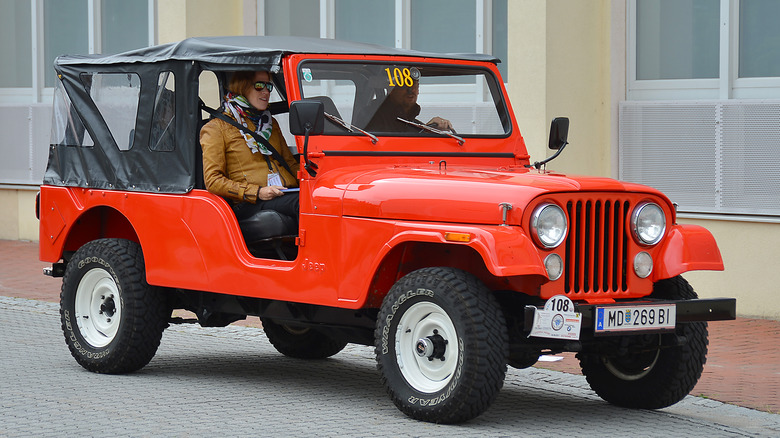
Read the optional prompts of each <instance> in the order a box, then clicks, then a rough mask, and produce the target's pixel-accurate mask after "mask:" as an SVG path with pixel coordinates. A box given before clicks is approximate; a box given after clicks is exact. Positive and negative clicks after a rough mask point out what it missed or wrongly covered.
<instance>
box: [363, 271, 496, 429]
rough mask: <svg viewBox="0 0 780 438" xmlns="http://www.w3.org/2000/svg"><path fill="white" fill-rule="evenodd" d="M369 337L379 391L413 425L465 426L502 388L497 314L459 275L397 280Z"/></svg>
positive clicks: (473, 283) (486, 296) (488, 297)
mask: <svg viewBox="0 0 780 438" xmlns="http://www.w3.org/2000/svg"><path fill="white" fill-rule="evenodd" d="M374 336H375V343H376V359H377V368H378V369H379V371H380V373H381V374H382V383H383V385H384V386H385V389H386V390H387V393H388V394H389V395H390V398H391V399H392V400H393V403H395V405H396V406H397V407H398V409H400V410H401V411H402V412H403V413H405V414H406V415H408V416H410V417H412V418H415V419H417V420H423V421H429V422H434V423H458V422H463V421H467V420H469V419H472V418H474V417H476V416H478V415H480V414H481V413H483V412H484V411H485V410H487V408H488V407H489V406H490V405H491V403H492V402H493V401H494V400H495V398H496V396H497V395H498V392H499V390H500V389H501V387H502V386H503V383H504V376H505V375H506V361H507V355H508V340H507V332H506V324H505V322H504V316H503V314H502V312H501V309H500V307H499V305H498V303H497V301H496V300H495V298H494V297H493V295H492V294H491V293H490V291H489V290H488V289H487V288H486V287H485V286H484V284H482V283H481V282H480V281H479V280H478V279H477V278H476V277H474V276H472V275H470V274H468V273H466V272H463V271H459V270H457V269H451V268H425V269H420V270H417V271H414V272H412V273H410V274H408V275H407V276H405V277H403V278H402V279H401V280H399V281H398V282H397V283H396V284H395V285H394V286H393V288H392V289H391V290H390V292H389V293H388V294H387V296H386V297H385V298H384V300H383V303H382V307H381V309H380V313H379V318H378V320H377V328H376V331H375V334H374Z"/></svg>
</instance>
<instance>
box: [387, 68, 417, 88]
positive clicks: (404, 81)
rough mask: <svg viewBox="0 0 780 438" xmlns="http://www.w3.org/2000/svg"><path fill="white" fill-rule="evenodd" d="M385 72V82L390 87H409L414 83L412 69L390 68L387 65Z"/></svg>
mask: <svg viewBox="0 0 780 438" xmlns="http://www.w3.org/2000/svg"><path fill="white" fill-rule="evenodd" d="M391 70H392V71H391ZM385 72H386V73H387V82H388V84H389V85H390V86H391V87H396V86H406V87H411V86H412V85H414V79H412V71H411V70H409V68H403V69H401V68H398V67H395V68H393V69H391V68H390V67H387V68H386V69H385Z"/></svg>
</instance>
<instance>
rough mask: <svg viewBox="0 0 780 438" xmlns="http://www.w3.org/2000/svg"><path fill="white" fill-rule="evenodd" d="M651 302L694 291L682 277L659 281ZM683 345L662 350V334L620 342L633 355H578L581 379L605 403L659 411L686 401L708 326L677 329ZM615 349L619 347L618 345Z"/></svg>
mask: <svg viewBox="0 0 780 438" xmlns="http://www.w3.org/2000/svg"><path fill="white" fill-rule="evenodd" d="M652 297H653V298H662V299H670V300H689V299H695V298H696V297H697V296H696V292H694V291H693V288H691V286H690V285H689V284H688V282H687V281H685V279H683V278H682V277H679V276H678V277H674V278H670V279H667V280H661V281H659V282H658V283H656V284H655V285H654V286H653V294H652ZM676 334H677V335H678V336H681V337H684V339H685V340H686V342H685V343H684V344H683V345H677V346H672V347H661V335H643V336H634V337H631V338H627V339H625V340H624V344H625V343H627V344H628V345H627V346H628V348H629V349H632V350H633V351H634V352H635V353H633V354H632V353H623V354H617V353H612V354H593V353H584V352H583V353H579V354H578V355H577V357H578V358H579V360H580V367H581V368H582V374H584V375H585V377H586V379H587V381H588V384H590V387H591V388H592V389H593V390H594V391H595V392H596V393H597V394H598V395H599V396H600V397H601V398H602V399H604V400H606V401H607V402H609V403H612V404H614V405H617V406H622V407H627V408H637V409H661V408H665V407H667V406H671V405H673V404H675V403H677V402H678V401H680V400H682V399H683V398H685V396H686V395H688V393H690V392H691V390H693V387H694V386H696V382H698V380H699V377H701V373H702V370H703V369H704V363H705V362H706V360H707V344H708V339H707V336H708V335H707V323H706V322H693V323H685V324H679V323H678V324H677V330H676ZM616 345H617V344H616Z"/></svg>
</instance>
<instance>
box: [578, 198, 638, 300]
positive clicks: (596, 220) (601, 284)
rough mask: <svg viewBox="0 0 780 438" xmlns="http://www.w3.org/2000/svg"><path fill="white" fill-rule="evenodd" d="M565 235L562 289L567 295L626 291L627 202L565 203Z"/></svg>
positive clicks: (591, 201) (587, 200) (591, 199)
mask: <svg viewBox="0 0 780 438" xmlns="http://www.w3.org/2000/svg"><path fill="white" fill-rule="evenodd" d="M566 210H567V213H568V216H569V234H568V237H567V238H566V244H565V245H566V246H565V251H566V254H565V260H564V263H565V265H564V266H565V271H564V288H565V291H566V293H568V294H598V293H605V294H610V293H619V292H626V291H627V290H628V284H627V276H626V266H627V263H626V260H627V252H628V247H627V246H628V242H627V239H628V237H627V235H628V233H627V232H626V230H625V224H626V223H627V222H626V218H627V216H628V215H629V214H630V212H631V205H630V202H629V201H627V200H625V199H614V198H613V199H610V198H588V199H582V200H571V201H569V202H568V203H567V204H566Z"/></svg>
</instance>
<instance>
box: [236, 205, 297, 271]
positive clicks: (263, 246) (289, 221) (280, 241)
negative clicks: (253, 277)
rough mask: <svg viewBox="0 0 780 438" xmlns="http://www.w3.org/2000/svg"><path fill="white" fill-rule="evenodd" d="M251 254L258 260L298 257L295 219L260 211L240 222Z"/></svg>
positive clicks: (271, 211)
mask: <svg viewBox="0 0 780 438" xmlns="http://www.w3.org/2000/svg"><path fill="white" fill-rule="evenodd" d="M238 226H239V228H241V234H242V235H243V236H244V241H245V242H246V246H247V248H248V249H249V252H250V253H251V254H252V255H253V256H255V257H257V258H274V259H276V258H278V259H280V260H290V259H294V258H295V257H296V256H297V252H298V251H297V249H298V248H297V246H295V238H296V237H297V226H298V224H297V223H296V221H295V219H293V218H291V217H290V216H287V215H285V214H282V213H279V212H278V211H276V210H260V211H258V212H257V213H255V214H253V215H252V216H249V217H247V218H244V219H242V220H240V221H238Z"/></svg>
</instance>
